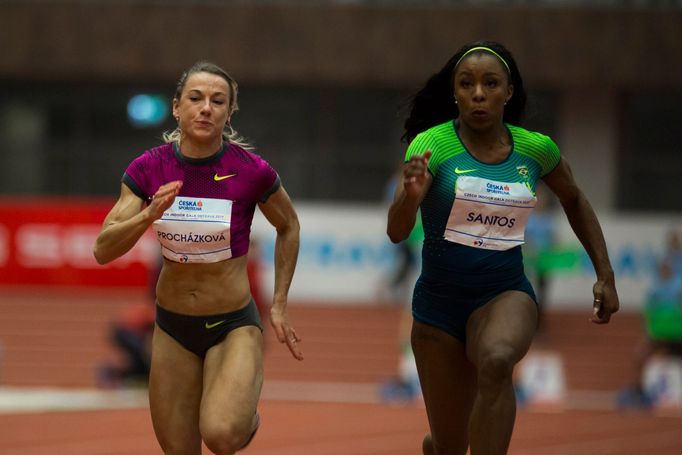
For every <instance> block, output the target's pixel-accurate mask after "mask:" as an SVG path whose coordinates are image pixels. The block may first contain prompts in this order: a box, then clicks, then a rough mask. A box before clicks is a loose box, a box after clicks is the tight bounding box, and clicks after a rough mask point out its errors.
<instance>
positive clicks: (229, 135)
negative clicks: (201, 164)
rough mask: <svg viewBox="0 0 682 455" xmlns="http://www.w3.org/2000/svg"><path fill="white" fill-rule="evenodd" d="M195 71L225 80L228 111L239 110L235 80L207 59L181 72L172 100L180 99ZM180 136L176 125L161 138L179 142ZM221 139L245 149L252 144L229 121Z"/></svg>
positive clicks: (165, 140) (249, 147) (167, 141)
mask: <svg viewBox="0 0 682 455" xmlns="http://www.w3.org/2000/svg"><path fill="white" fill-rule="evenodd" d="M196 73H210V74H214V75H216V76H219V77H222V78H223V79H225V82H227V85H228V87H229V89H230V105H229V106H228V108H229V112H230V113H234V112H237V111H238V110H239V105H238V104H237V92H238V85H237V81H235V80H234V79H233V78H232V77H231V76H230V75H229V74H227V71H225V70H224V69H222V68H221V67H219V66H218V65H216V64H215V63H211V62H207V61H199V62H197V63H195V64H194V65H192V66H191V67H189V69H188V70H187V71H185V72H184V73H182V76H180V79H179V80H178V82H177V84H176V86H175V95H173V99H174V100H177V101H180V96H181V95H182V91H183V90H184V89H185V84H186V83H187V79H188V78H189V77H190V76H191V75H192V74H196ZM180 136H181V132H180V127H179V126H178V127H176V128H175V129H174V130H172V131H165V132H164V133H163V140H164V142H166V143H169V142H176V143H178V144H179V143H180ZM223 140H224V141H225V142H227V143H230V144H237V145H238V146H240V147H243V148H245V149H252V148H253V146H252V145H251V144H249V142H248V141H247V140H246V139H245V138H243V137H242V136H241V135H240V134H239V133H238V132H237V131H235V130H234V129H233V128H232V125H230V123H229V122H228V123H227V124H226V125H225V128H224V129H223Z"/></svg>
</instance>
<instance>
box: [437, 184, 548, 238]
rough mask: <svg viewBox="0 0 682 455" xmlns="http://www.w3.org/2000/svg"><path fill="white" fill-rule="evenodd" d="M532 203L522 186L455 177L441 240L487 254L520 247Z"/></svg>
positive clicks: (533, 203)
mask: <svg viewBox="0 0 682 455" xmlns="http://www.w3.org/2000/svg"><path fill="white" fill-rule="evenodd" d="M536 201H537V199H536V197H535V196H533V193H532V192H531V190H530V189H529V188H528V187H527V186H526V185H524V184H523V183H505V182H496V181H494V180H488V179H484V178H480V177H471V176H461V177H458V178H457V185H456V189H455V201H454V202H453V204H452V210H451V211H450V217H449V218H448V224H447V226H446V228H445V234H444V237H445V239H446V240H449V241H451V242H455V243H460V244H462V245H467V246H473V247H475V248H484V249H491V250H508V249H510V248H513V247H515V246H517V245H521V244H523V234H524V230H525V228H526V223H527V222H528V216H529V215H530V213H531V211H532V209H533V207H534V206H535V203H536Z"/></svg>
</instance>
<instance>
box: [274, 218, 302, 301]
mask: <svg viewBox="0 0 682 455" xmlns="http://www.w3.org/2000/svg"><path fill="white" fill-rule="evenodd" d="M299 231H300V228H299V224H298V221H295V222H292V223H291V224H290V225H288V226H287V227H285V228H281V229H278V230H277V239H276V240H275V293H274V296H273V305H286V302H287V297H288V295H289V287H290V286H291V281H292V279H293V277H294V270H295V269H296V261H297V260H298V250H299V243H300V241H299Z"/></svg>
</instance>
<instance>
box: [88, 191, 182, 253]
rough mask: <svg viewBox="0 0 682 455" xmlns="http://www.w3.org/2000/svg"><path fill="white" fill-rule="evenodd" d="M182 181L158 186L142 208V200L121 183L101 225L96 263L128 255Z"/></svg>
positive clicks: (172, 198) (95, 251)
mask: <svg viewBox="0 0 682 455" xmlns="http://www.w3.org/2000/svg"><path fill="white" fill-rule="evenodd" d="M181 186H182V182H179V181H176V182H170V183H167V184H165V185H162V186H161V187H159V189H158V191H157V192H156V194H154V197H153V198H152V202H151V203H150V204H149V205H148V206H147V207H145V208H144V209H143V205H144V201H143V200H142V199H140V198H139V197H138V196H137V195H135V193H133V192H132V191H131V189H130V188H128V187H127V186H126V185H124V184H121V195H120V196H119V198H118V201H116V204H115V205H114V207H113V208H112V209H111V211H110V212H109V213H108V214H107V216H106V218H105V219H104V223H102V230H101V231H100V233H99V235H98V236H97V240H96V241H95V247H94V249H93V253H94V255H95V259H96V260H97V262H98V263H99V264H106V263H108V262H111V261H113V260H114V259H116V258H119V257H121V256H123V255H124V254H125V253H127V252H128V251H129V250H130V249H131V248H132V247H133V246H135V243H137V241H138V240H139V239H140V237H142V234H144V232H145V231H146V230H147V228H148V227H149V226H151V224H152V223H153V222H154V221H155V220H157V219H159V218H161V216H162V215H163V212H165V211H166V210H167V209H168V208H169V207H170V206H171V205H173V201H174V200H175V196H177V195H178V193H179V191H180V187H181Z"/></svg>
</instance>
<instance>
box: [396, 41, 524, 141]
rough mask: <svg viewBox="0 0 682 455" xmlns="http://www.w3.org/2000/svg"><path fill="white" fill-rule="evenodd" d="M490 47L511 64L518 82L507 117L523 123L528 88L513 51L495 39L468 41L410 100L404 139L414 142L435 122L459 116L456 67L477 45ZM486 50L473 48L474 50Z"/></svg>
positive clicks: (508, 120) (512, 81) (511, 77)
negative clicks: (525, 85)
mask: <svg viewBox="0 0 682 455" xmlns="http://www.w3.org/2000/svg"><path fill="white" fill-rule="evenodd" d="M479 46H481V47H487V48H490V49H492V50H493V51H495V52H496V53H497V54H499V56H501V57H502V58H503V59H504V60H505V62H507V65H508V66H509V83H510V84H511V85H513V86H514V93H513V94H512V97H511V99H510V100H509V101H508V102H507V105H506V106H505V109H504V117H503V121H504V122H505V123H511V124H512V125H520V124H521V119H522V117H523V113H524V110H525V108H526V91H525V89H524V88H523V79H522V78H521V73H520V72H519V69H518V67H517V66H516V61H515V60H514V57H513V56H512V54H511V52H509V50H508V49H507V48H506V47H504V46H503V45H502V44H500V43H497V42H495V41H477V42H474V43H469V44H465V45H464V46H462V47H461V48H460V49H459V50H458V51H457V52H455V55H453V56H452V57H451V58H450V60H448V62H447V63H446V64H445V66H443V68H441V70H440V71H438V72H437V73H435V74H433V75H432V76H431V77H429V79H428V80H427V81H426V84H425V85H424V86H423V87H422V88H421V89H419V90H418V91H417V92H416V93H415V94H414V95H413V96H412V97H411V98H410V100H409V101H408V103H407V105H408V110H409V114H408V117H407V119H406V120H405V125H404V132H403V135H402V137H401V140H402V141H404V142H407V143H410V142H412V139H414V138H415V137H416V136H417V134H419V133H421V132H422V131H425V130H427V129H429V128H431V127H432V126H436V125H438V124H441V123H443V122H446V121H448V120H451V119H455V118H457V117H458V116H459V109H458V108H457V105H456V104H455V102H454V86H453V81H454V77H455V70H456V69H457V68H456V67H457V63H458V62H459V60H460V59H461V58H462V56H463V55H464V54H465V53H466V52H467V51H469V49H472V48H474V47H479ZM478 52H481V53H484V52H486V51H484V50H481V51H478V50H476V51H473V52H472V54H476V53H478Z"/></svg>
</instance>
